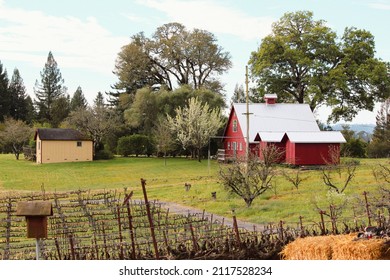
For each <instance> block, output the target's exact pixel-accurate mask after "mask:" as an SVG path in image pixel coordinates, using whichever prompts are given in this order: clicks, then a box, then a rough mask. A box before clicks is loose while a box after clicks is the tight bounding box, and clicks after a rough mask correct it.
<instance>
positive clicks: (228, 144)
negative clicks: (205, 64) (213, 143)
mask: <svg viewBox="0 0 390 280" xmlns="http://www.w3.org/2000/svg"><path fill="white" fill-rule="evenodd" d="M227 149H228V151H229V150H230V142H227Z"/></svg>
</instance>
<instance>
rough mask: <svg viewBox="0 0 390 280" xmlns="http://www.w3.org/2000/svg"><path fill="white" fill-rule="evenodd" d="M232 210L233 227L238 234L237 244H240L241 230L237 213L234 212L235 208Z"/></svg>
mask: <svg viewBox="0 0 390 280" xmlns="http://www.w3.org/2000/svg"><path fill="white" fill-rule="evenodd" d="M232 212H233V228H234V233H235V235H236V241H237V245H240V243H241V240H240V232H239V231H238V224H237V219H236V215H235V214H234V210H232Z"/></svg>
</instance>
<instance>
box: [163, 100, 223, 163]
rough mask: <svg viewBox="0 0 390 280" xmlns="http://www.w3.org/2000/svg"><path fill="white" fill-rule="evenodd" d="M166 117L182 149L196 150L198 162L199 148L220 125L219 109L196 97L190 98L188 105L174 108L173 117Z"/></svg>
mask: <svg viewBox="0 0 390 280" xmlns="http://www.w3.org/2000/svg"><path fill="white" fill-rule="evenodd" d="M167 117H168V122H169V125H170V128H171V130H172V132H173V133H174V134H175V136H176V140H177V141H178V142H179V143H180V144H181V145H182V147H183V149H184V150H186V149H190V150H194V151H196V152H197V154H198V160H199V162H200V161H201V149H202V148H203V147H205V146H206V145H207V144H208V141H209V140H210V136H214V135H216V133H217V131H218V129H219V128H220V127H221V126H222V118H221V114H220V111H219V109H210V107H209V105H208V104H207V103H204V104H202V103H201V102H200V101H199V100H198V99H197V98H191V99H190V100H189V101H188V105H186V106H185V107H179V108H177V109H176V116H175V117H171V116H169V115H168V116H167Z"/></svg>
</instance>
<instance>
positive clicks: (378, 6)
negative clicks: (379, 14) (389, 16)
mask: <svg viewBox="0 0 390 280" xmlns="http://www.w3.org/2000/svg"><path fill="white" fill-rule="evenodd" d="M369 6H370V7H371V8H374V9H378V10H386V11H387V10H390V3H384V2H375V3H370V4H369Z"/></svg>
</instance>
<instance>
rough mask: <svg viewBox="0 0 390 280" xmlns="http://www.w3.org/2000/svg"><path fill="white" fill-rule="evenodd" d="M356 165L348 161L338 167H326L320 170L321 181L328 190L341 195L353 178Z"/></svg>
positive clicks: (352, 161)
mask: <svg viewBox="0 0 390 280" xmlns="http://www.w3.org/2000/svg"><path fill="white" fill-rule="evenodd" d="M357 165H358V163H357V162H356V161H355V160H348V161H346V162H345V163H344V164H340V165H337V166H335V165H327V166H325V167H323V168H322V180H323V182H324V184H325V185H326V186H328V187H329V189H333V190H335V191H336V192H337V193H343V192H344V191H345V189H346V188H347V187H348V185H349V184H350V183H351V181H352V179H353V178H354V177H355V174H356V168H357Z"/></svg>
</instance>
